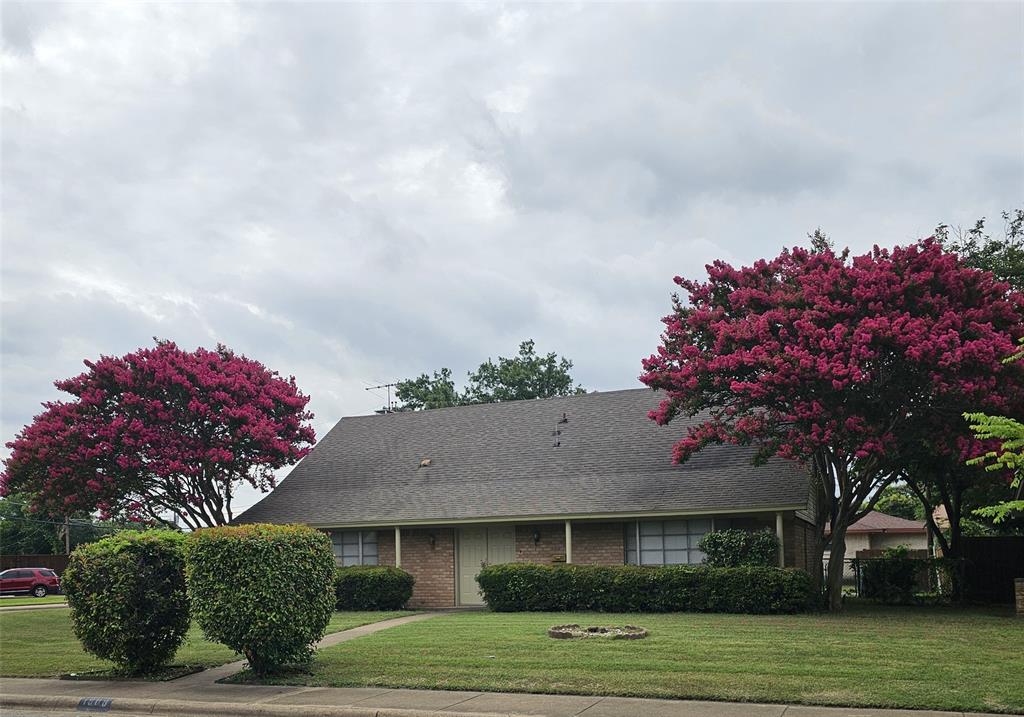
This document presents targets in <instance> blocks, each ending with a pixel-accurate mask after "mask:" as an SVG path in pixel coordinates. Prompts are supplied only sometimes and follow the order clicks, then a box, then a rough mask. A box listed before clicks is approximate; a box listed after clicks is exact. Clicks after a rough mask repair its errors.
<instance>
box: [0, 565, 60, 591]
mask: <svg viewBox="0 0 1024 717" xmlns="http://www.w3.org/2000/svg"><path fill="white" fill-rule="evenodd" d="M56 592H60V578H58V577H57V573H55V572H53V571H52V570H50V569H49V568H12V569H11V570H4V571H3V572H2V573H0V594H3V595H10V594H14V593H31V594H32V595H35V596H36V597H46V594H47V593H56Z"/></svg>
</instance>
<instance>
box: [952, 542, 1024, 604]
mask: <svg viewBox="0 0 1024 717" xmlns="http://www.w3.org/2000/svg"><path fill="white" fill-rule="evenodd" d="M962 540H963V557H964V560H963V563H964V574H963V575H964V596H965V597H966V598H967V599H969V600H979V601H983V602H1001V603H1012V602H1013V598H1014V595H1013V579H1014V578H1024V535H999V536H986V537H977V538H963V539H962Z"/></svg>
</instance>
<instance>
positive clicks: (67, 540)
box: [64, 515, 71, 555]
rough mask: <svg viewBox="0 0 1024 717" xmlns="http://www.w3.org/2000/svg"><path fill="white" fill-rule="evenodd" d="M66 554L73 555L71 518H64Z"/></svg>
mask: <svg viewBox="0 0 1024 717" xmlns="http://www.w3.org/2000/svg"><path fill="white" fill-rule="evenodd" d="M64 554H65V555H71V518H69V517H68V516H66V515H65V516H64Z"/></svg>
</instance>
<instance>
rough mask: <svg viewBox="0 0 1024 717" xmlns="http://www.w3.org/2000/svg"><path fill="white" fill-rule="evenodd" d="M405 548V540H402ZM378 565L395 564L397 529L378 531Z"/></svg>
mask: <svg viewBox="0 0 1024 717" xmlns="http://www.w3.org/2000/svg"><path fill="white" fill-rule="evenodd" d="M402 543H403V546H402V547H403V548H404V547H405V545H404V543H405V540H402ZM377 564H378V565H394V564H395V529H394V528H381V529H380V530H378V531H377Z"/></svg>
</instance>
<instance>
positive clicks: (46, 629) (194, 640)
mask: <svg viewBox="0 0 1024 717" xmlns="http://www.w3.org/2000/svg"><path fill="white" fill-rule="evenodd" d="M408 614H410V613H408V612H336V613H334V615H333V616H332V617H331V622H330V624H329V625H328V626H327V631H328V632H338V631H340V630H347V629H349V628H352V627H358V626H359V625H366V624H367V623H371V622H378V621H379V620H386V619H388V618H392V617H400V616H402V615H408ZM235 659H238V656H237V655H236V654H235V653H234V652H233V651H232V650H230V649H228V648H227V647H224V646H223V645H220V644H217V643H214V642H208V641H206V640H205V639H203V635H202V632H201V631H200V630H199V628H198V627H197V626H196V625H193V626H192V629H191V630H189V632H188V636H187V637H186V638H185V642H184V644H183V645H182V646H181V648H180V649H179V650H178V654H177V655H175V658H174V662H175V663H182V664H188V665H202V666H204V667H212V666H214V665H222V664H224V663H225V662H231V661H232V660H235ZM110 667H111V663H109V662H106V661H105V660H98V659H96V658H95V657H92V656H90V655H88V654H86V653H85V652H84V651H83V650H82V647H81V645H80V644H79V642H78V640H77V639H76V638H75V636H74V633H73V632H72V630H71V612H70V611H69V610H15V611H12V612H0V676H4V677H56V676H58V675H61V674H65V673H69V672H90V671H95V670H104V669H108V668H110Z"/></svg>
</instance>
